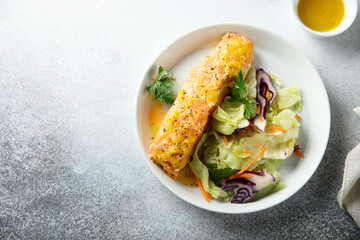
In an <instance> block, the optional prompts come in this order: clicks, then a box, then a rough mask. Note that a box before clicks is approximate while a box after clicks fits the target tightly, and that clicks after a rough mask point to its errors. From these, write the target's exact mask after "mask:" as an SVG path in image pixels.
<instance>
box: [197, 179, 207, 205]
mask: <svg viewBox="0 0 360 240" xmlns="http://www.w3.org/2000/svg"><path fill="white" fill-rule="evenodd" d="M196 181H197V183H198V185H199V188H200V190H201V193H202V194H203V195H204V198H205V200H206V201H207V202H210V200H209V198H208V195H207V192H206V191H205V189H204V188H203V185H202V183H201V181H200V179H199V178H198V177H197V178H196Z"/></svg>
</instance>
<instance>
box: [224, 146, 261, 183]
mask: <svg viewBox="0 0 360 240" xmlns="http://www.w3.org/2000/svg"><path fill="white" fill-rule="evenodd" d="M266 149H267V145H265V147H264V148H263V149H262V150H261V152H260V153H259V154H258V155H257V156H256V157H255V158H254V159H253V160H251V162H250V163H249V164H248V165H246V166H245V167H244V168H243V169H241V170H240V171H239V172H237V173H235V174H234V175H232V176H230V177H229V180H231V179H234V178H239V176H241V174H242V173H243V172H245V171H246V170H247V169H248V168H249V167H250V166H251V165H253V163H254V162H256V160H258V159H259V157H261V155H263V154H264V152H265V150H266Z"/></svg>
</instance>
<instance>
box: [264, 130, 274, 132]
mask: <svg viewBox="0 0 360 240" xmlns="http://www.w3.org/2000/svg"><path fill="white" fill-rule="evenodd" d="M265 133H276V131H273V130H265Z"/></svg>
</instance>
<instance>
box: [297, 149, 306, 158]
mask: <svg viewBox="0 0 360 240" xmlns="http://www.w3.org/2000/svg"><path fill="white" fill-rule="evenodd" d="M295 154H296V155H298V156H299V157H302V158H303V157H304V155H303V154H302V152H301V151H300V149H296V150H295Z"/></svg>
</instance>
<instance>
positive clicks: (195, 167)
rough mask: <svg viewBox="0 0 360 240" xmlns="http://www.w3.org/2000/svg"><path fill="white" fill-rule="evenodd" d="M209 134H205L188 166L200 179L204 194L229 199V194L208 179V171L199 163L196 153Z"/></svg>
mask: <svg viewBox="0 0 360 240" xmlns="http://www.w3.org/2000/svg"><path fill="white" fill-rule="evenodd" d="M209 135H210V132H207V133H205V134H204V135H203V136H202V138H201V139H200V142H199V143H198V145H197V147H196V150H195V152H194V155H193V159H192V160H191V161H190V162H189V166H190V168H191V170H192V171H193V172H194V174H195V175H196V176H197V177H198V178H200V180H201V183H202V185H203V187H204V189H205V191H206V192H208V193H210V194H211V196H212V197H214V198H229V197H231V196H232V194H231V193H230V192H226V191H224V190H222V189H221V188H219V187H217V186H216V185H215V183H214V182H213V181H211V180H210V179H209V170H208V168H207V167H206V166H205V164H204V163H202V162H201V160H200V158H199V155H198V151H199V149H200V148H201V147H202V146H203V145H204V143H205V141H206V140H207V139H208V137H209Z"/></svg>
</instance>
